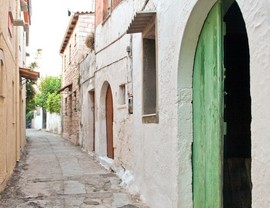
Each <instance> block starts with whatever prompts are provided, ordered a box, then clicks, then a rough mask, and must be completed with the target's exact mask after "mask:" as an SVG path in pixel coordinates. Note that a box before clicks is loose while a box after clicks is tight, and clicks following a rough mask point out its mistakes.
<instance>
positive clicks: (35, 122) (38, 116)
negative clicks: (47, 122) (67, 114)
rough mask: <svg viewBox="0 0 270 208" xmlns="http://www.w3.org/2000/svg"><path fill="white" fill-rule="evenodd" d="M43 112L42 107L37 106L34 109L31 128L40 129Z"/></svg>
mask: <svg viewBox="0 0 270 208" xmlns="http://www.w3.org/2000/svg"><path fill="white" fill-rule="evenodd" d="M42 121H43V114H42V108H39V107H37V108H36V110H35V111H34V118H33V119H32V126H31V127H32V128H33V129H42Z"/></svg>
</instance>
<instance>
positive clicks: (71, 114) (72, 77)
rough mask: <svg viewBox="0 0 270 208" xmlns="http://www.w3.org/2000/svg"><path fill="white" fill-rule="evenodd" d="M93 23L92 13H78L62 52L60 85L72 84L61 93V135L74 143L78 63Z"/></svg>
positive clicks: (77, 116)
mask: <svg viewBox="0 0 270 208" xmlns="http://www.w3.org/2000/svg"><path fill="white" fill-rule="evenodd" d="M93 25H94V14H88V13H82V14H80V15H79V16H78V21H77V24H76V26H75V28H74V30H73V32H72V35H71V36H70V38H69V42H68V44H67V47H66V48H65V50H64V52H63V54H62V58H63V69H62V87H64V86H67V85H70V84H72V87H71V88H70V89H69V90H68V91H67V90H66V91H64V92H63V94H62V121H63V136H64V137H65V138H67V139H69V140H70V141H71V142H73V143H74V144H79V123H80V121H79V110H80V108H79V102H80V101H79V98H80V96H79V92H80V89H79V87H80V86H79V83H80V78H79V63H80V62H81V61H82V60H83V59H84V57H85V56H86V53H87V52H88V51H89V49H87V47H86V46H85V39H86V36H87V35H88V34H89V33H90V32H91V31H92V30H91V28H93Z"/></svg>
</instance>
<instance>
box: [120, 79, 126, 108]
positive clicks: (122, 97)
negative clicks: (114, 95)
mask: <svg viewBox="0 0 270 208" xmlns="http://www.w3.org/2000/svg"><path fill="white" fill-rule="evenodd" d="M125 104H126V85H124V84H123V85H120V86H119V105H125Z"/></svg>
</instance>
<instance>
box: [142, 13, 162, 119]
mask: <svg viewBox="0 0 270 208" xmlns="http://www.w3.org/2000/svg"><path fill="white" fill-rule="evenodd" d="M153 27H154V29H153ZM151 30H154V38H153V39H154V40H155V71H156V77H155V82H156V85H155V91H156V101H155V112H154V113H149V114H147V113H145V112H144V107H145V103H144V101H145V99H144V86H145V84H144V70H145V61H144V53H145V52H144V39H147V38H146V37H147V36H148V35H149V33H150V32H151ZM157 39H158V33H157V18H156V17H155V19H153V21H151V22H150V23H149V24H148V25H147V27H146V28H145V29H144V31H143V32H142V122H143V123H145V124H146V123H159V113H158V112H159V110H158V97H159V96H158V41H157Z"/></svg>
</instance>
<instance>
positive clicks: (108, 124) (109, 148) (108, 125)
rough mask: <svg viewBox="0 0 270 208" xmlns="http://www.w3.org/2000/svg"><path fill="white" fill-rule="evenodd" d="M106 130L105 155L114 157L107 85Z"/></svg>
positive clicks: (111, 117) (110, 99)
mask: <svg viewBox="0 0 270 208" xmlns="http://www.w3.org/2000/svg"><path fill="white" fill-rule="evenodd" d="M106 131H107V156H108V157H109V158H112V159H113V158H114V150H113V99H112V90H111V87H110V86H109V87H108V89H107V93H106Z"/></svg>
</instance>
